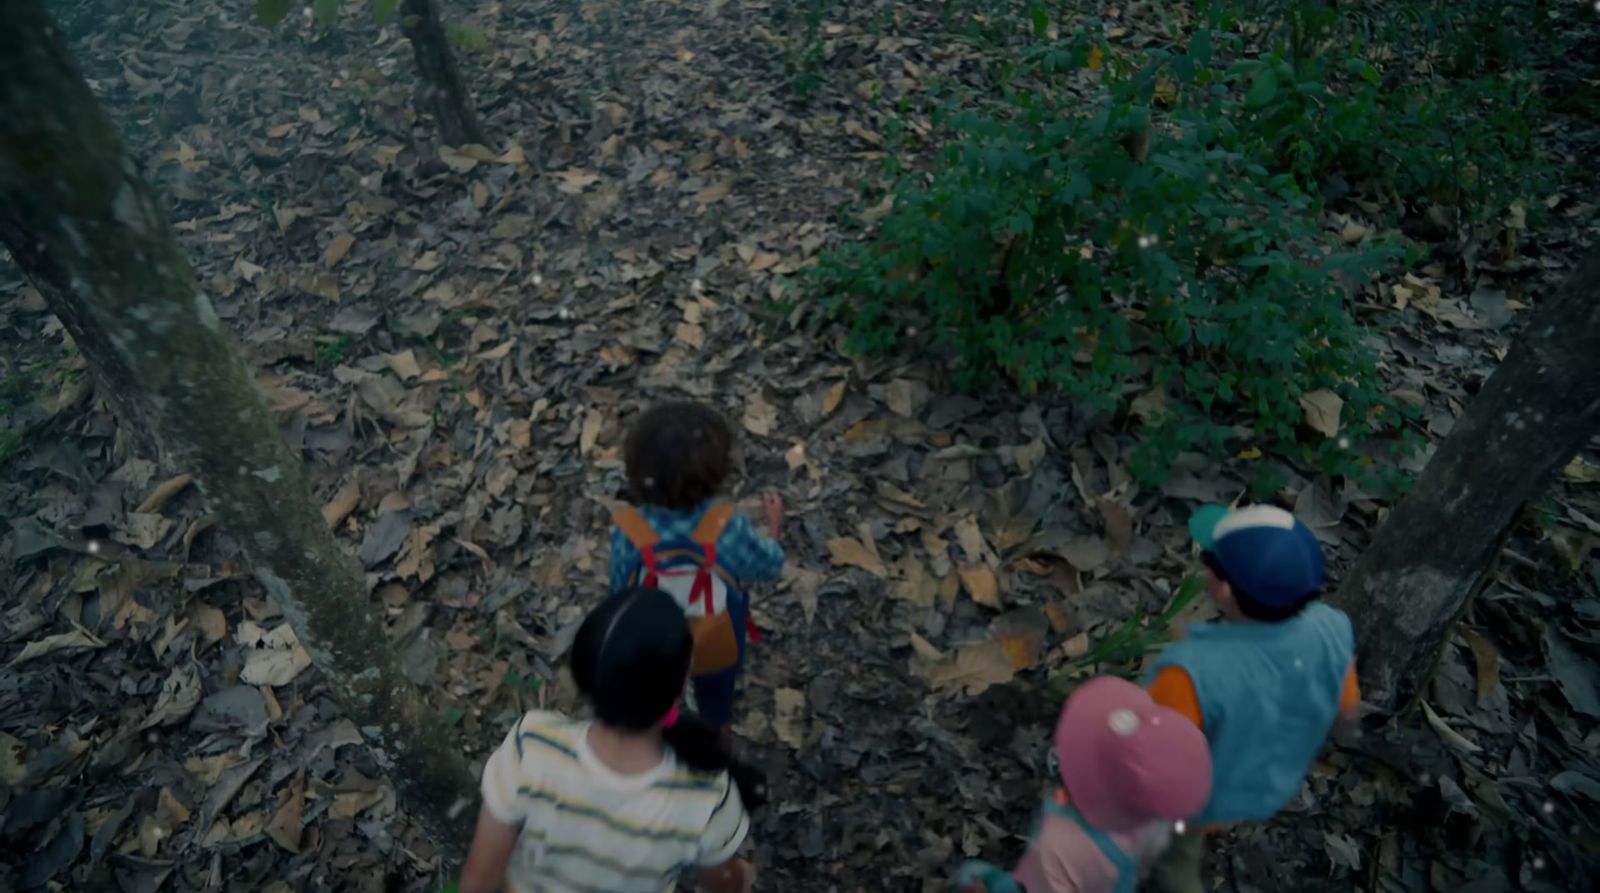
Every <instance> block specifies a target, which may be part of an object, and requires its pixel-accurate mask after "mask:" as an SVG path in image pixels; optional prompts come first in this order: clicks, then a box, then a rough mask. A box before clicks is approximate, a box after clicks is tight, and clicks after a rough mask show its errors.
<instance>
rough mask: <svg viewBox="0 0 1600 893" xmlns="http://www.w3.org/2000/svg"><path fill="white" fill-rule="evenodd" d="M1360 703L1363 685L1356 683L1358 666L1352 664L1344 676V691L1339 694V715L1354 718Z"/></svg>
mask: <svg viewBox="0 0 1600 893" xmlns="http://www.w3.org/2000/svg"><path fill="white" fill-rule="evenodd" d="M1360 703H1361V683H1359V682H1357V681H1356V665H1355V664H1353V663H1352V664H1351V665H1350V672H1348V673H1346V674H1345V676H1344V690H1342V691H1340V692H1339V715H1340V716H1354V715H1355V712H1356V707H1357V706H1358V705H1360Z"/></svg>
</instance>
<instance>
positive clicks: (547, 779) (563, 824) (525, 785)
mask: <svg viewBox="0 0 1600 893" xmlns="http://www.w3.org/2000/svg"><path fill="white" fill-rule="evenodd" d="M591 725H592V723H590V722H579V721H575V720H570V719H567V718H566V717H563V716H561V715H560V714H556V713H547V712H537V711H536V712H533V713H529V714H528V715H526V716H524V717H523V718H522V721H521V722H519V723H517V724H516V725H515V726H514V727H512V729H511V734H509V735H507V736H506V740H505V743H503V744H501V745H500V747H499V749H498V750H496V751H495V752H494V753H493V754H492V755H490V757H489V762H488V763H487V764H485V765H484V767H483V803H484V806H485V808H487V809H488V810H489V812H490V814H492V815H493V816H494V817H495V818H496V819H498V820H500V821H502V822H504V823H506V824H508V825H515V824H520V825H522V833H521V835H520V836H519V837H518V839H517V848H516V851H515V852H514V853H513V854H512V856H511V864H510V866H509V868H508V869H507V871H506V886H507V888H508V889H510V890H512V891H514V893H663V891H670V890H672V889H673V887H674V885H675V884H676V883H677V878H678V876H679V875H680V874H681V873H683V872H684V871H686V870H689V869H691V868H693V867H695V866H702V865H720V864H722V863H724V862H726V861H728V860H729V859H732V858H733V857H734V854H735V853H737V852H738V850H739V846H740V844H742V843H743V842H744V838H745V835H746V834H747V833H749V831H750V819H749V817H748V816H747V815H746V814H745V811H744V805H743V804H742V803H740V801H739V791H738V789H737V788H736V787H735V786H734V784H733V780H732V779H731V778H729V776H728V773H726V772H718V773H704V772H696V771H694V770H692V769H689V768H688V767H687V766H685V765H683V763H681V762H680V761H679V760H678V758H677V756H676V755H674V754H673V752H672V748H670V747H669V748H667V749H666V755H665V757H664V758H663V759H662V761H661V763H660V765H658V766H656V767H655V768H654V769H651V770H650V771H648V772H643V773H639V774H637V775H622V774H619V773H617V772H615V771H613V770H612V769H610V768H609V767H607V766H606V765H605V764H604V763H602V762H600V759H599V758H598V757H596V756H595V755H594V752H593V751H591V750H590V749H589V740H588V738H589V727H590V726H591Z"/></svg>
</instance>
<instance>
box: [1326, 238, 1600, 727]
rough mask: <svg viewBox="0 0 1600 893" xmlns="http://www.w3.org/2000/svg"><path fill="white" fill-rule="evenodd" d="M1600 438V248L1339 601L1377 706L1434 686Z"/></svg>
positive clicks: (1531, 327)
mask: <svg viewBox="0 0 1600 893" xmlns="http://www.w3.org/2000/svg"><path fill="white" fill-rule="evenodd" d="M1597 430H1600V251H1596V252H1594V253H1592V254H1590V255H1589V257H1588V258H1587V259H1585V260H1584V262H1583V263H1582V264H1581V265H1580V266H1579V267H1578V269H1577V270H1576V271H1575V272H1573V273H1572V275H1571V276H1569V277H1568V278H1567V280H1566V281H1565V282H1564V283H1562V286H1561V288H1560V290H1559V291H1557V292H1556V294H1554V295H1552V296H1550V297H1549V298H1547V299H1545V300H1544V301H1541V302H1540V303H1539V306H1538V307H1537V309H1535V310H1534V312H1533V316H1532V318H1530V319H1529V320H1528V322H1527V325H1526V327H1525V328H1524V329H1523V330H1522V333H1521V335H1520V336H1519V337H1518V338H1517V340H1516V341H1515V343H1513V345H1512V347H1511V352H1510V353H1509V354H1508V355H1507V356H1506V358H1505V361H1504V362H1502V363H1501V364H1500V366H1499V368H1497V369H1496V370H1495V371H1494V374H1492V375H1490V376H1489V379H1488V381H1486V382H1485V383H1484V385H1483V390H1482V391H1481V392H1479V394H1478V396H1476V397H1474V398H1473V399H1472V400H1471V402H1469V403H1468V404H1467V408H1466V411H1465V412H1464V413H1462V415H1461V418H1460V419H1459V420H1458V421H1457V422H1456V426H1455V428H1454V429H1453V430H1452V431H1451V432H1450V435H1449V436H1448V437H1446V438H1445V440H1444V443H1442V444H1440V445H1439V450H1438V452H1437V453H1435V454H1434V456H1433V459H1432V460H1431V461H1429V462H1428V466H1427V468H1425V469H1423V472H1422V476H1421V478H1419V479H1418V481H1417V482H1416V485H1415V486H1413V487H1412V488H1411V491H1410V492H1409V493H1407V494H1406V496H1405V498H1404V499H1402V500H1401V501H1400V504H1399V505H1397V506H1396V507H1395V508H1394V511H1392V512H1391V513H1390V514H1389V518H1388V520H1386V521H1385V522H1384V524H1383V526H1382V527H1381V528H1379V530H1378V532H1377V533H1376V535H1375V536H1374V537H1373V541H1372V545H1371V547H1369V548H1368V549H1367V551H1366V553H1365V554H1363V555H1362V556H1361V558H1360V560H1359V561H1357V562H1356V566H1355V568H1354V570H1352V571H1351V573H1350V576H1349V577H1348V578H1346V579H1345V581H1344V584H1343V585H1342V586H1341V587H1340V588H1339V592H1338V594H1337V595H1336V596H1335V597H1334V599H1333V602H1334V604H1336V605H1338V606H1339V607H1341V608H1343V609H1345V610H1346V611H1348V612H1349V613H1350V616H1351V619H1352V620H1354V621H1355V627H1356V642H1357V645H1358V647H1359V649H1360V652H1359V654H1358V660H1357V664H1358V669H1359V671H1360V674H1361V685H1362V689H1363V690H1364V692H1365V693H1366V696H1367V698H1368V700H1370V701H1371V702H1372V703H1373V704H1375V705H1377V706H1379V707H1381V708H1384V709H1386V710H1395V709H1397V708H1401V707H1405V706H1407V705H1408V704H1409V703H1410V702H1411V701H1412V699H1413V698H1414V697H1415V696H1416V695H1417V693H1418V692H1420V691H1422V690H1423V687H1424V686H1425V685H1426V684H1427V676H1428V674H1429V672H1430V671H1431V669H1432V667H1433V664H1434V660H1435V657H1436V656H1437V654H1438V652H1439V649H1440V648H1442V647H1444V644H1445V642H1446V641H1448V638H1449V634H1450V629H1451V627H1452V626H1453V625H1454V623H1455V621H1456V619H1457V618H1459V617H1460V616H1461V614H1462V612H1463V611H1465V610H1466V607H1467V604H1468V602H1469V600H1470V599H1471V597H1472V594H1473V593H1474V592H1475V591H1476V590H1477V588H1478V584H1479V582H1480V581H1481V580H1482V579H1483V576H1484V574H1485V573H1486V572H1487V570H1488V568H1489V565H1490V562H1491V561H1492V560H1493V559H1494V556H1495V555H1496V554H1497V553H1498V551H1499V547H1500V544H1501V543H1502V542H1503V540H1504V537H1505V534H1506V533H1507V532H1508V531H1509V529H1510V527H1511V525H1512V523H1513V522H1514V521H1515V519H1516V514H1517V511H1518V509H1519V508H1520V507H1521V506H1522V505H1523V503H1525V502H1527V501H1528V500H1530V499H1534V498H1537V497H1538V496H1539V495H1540V494H1541V493H1543V492H1544V491H1545V488H1546V487H1547V486H1548V485H1549V484H1550V481H1551V478H1552V477H1553V476H1554V475H1555V473H1556V471H1557V469H1559V468H1561V467H1562V466H1563V465H1564V464H1565V463H1566V462H1568V461H1569V460H1571V458H1572V457H1573V456H1574V455H1575V454H1576V453H1577V452H1578V451H1579V450H1581V449H1582V448H1583V445H1584V443H1585V442H1586V441H1587V440H1588V439H1589V438H1590V437H1591V436H1593V435H1594V434H1595V433H1596V431H1597Z"/></svg>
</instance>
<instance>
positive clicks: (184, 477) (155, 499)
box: [134, 474, 194, 514]
mask: <svg viewBox="0 0 1600 893" xmlns="http://www.w3.org/2000/svg"><path fill="white" fill-rule="evenodd" d="M193 480H194V475H192V474H180V475H177V476H176V477H171V478H168V479H167V480H165V481H162V482H161V483H160V484H159V485H157V486H156V488H155V489H154V490H151V491H150V495H149V496H146V497H145V498H144V501H143V502H141V503H139V507H138V508H136V509H134V511H135V512H139V513H141V514H147V513H159V512H160V511H161V509H162V507H164V506H165V505H166V504H167V501H168V500H170V499H171V498H172V497H174V496H177V495H178V494H179V493H182V492H183V488H185V487H187V486H189V484H190V483H191V482H192V481H193Z"/></svg>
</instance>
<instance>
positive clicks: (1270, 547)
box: [1189, 505, 1322, 608]
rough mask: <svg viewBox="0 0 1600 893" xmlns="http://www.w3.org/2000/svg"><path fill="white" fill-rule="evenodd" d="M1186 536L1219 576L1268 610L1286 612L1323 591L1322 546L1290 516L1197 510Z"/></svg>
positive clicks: (1267, 510)
mask: <svg viewBox="0 0 1600 893" xmlns="http://www.w3.org/2000/svg"><path fill="white" fill-rule="evenodd" d="M1189 535H1190V536H1193V537H1194V541H1195V542H1197V543H1199V544H1200V548H1202V549H1204V550H1206V551H1207V552H1210V553H1211V555H1212V556H1213V557H1214V558H1215V559H1216V563H1217V566H1218V567H1219V568H1221V570H1222V574H1223V576H1225V577H1227V578H1228V582H1229V583H1232V584H1233V585H1234V586H1237V587H1238V588H1239V589H1240V590H1242V591H1243V592H1244V593H1245V594H1246V595H1249V596H1250V597H1251V598H1253V599H1255V600H1256V601H1258V602H1260V603H1261V604H1263V605H1266V606H1268V607H1271V608H1288V607H1290V606H1292V605H1295V604H1297V603H1299V602H1301V601H1303V600H1305V598H1306V597H1307V596H1309V595H1313V594H1315V593H1316V592H1317V591H1318V590H1319V589H1321V588H1322V544H1321V543H1318V542H1317V535H1316V534H1314V533H1312V532H1311V528H1309V527H1307V526H1306V525H1304V524H1302V523H1301V522H1300V520H1299V519H1297V518H1296V517H1295V516H1294V515H1291V514H1289V513H1288V512H1286V511H1284V510H1283V509H1280V508H1278V507H1276V506H1271V505H1248V506H1244V507H1243V508H1238V509H1228V508H1226V507H1224V506H1220V505H1205V506H1201V507H1200V508H1199V509H1198V510H1197V511H1196V512H1195V513H1194V515H1193V516H1192V517H1190V518H1189Z"/></svg>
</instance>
